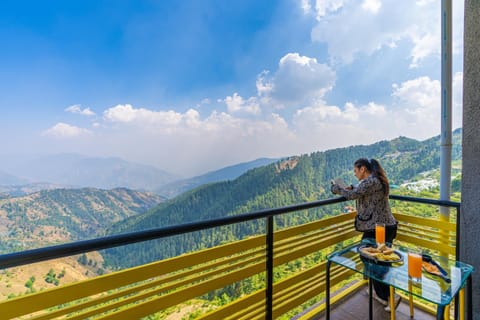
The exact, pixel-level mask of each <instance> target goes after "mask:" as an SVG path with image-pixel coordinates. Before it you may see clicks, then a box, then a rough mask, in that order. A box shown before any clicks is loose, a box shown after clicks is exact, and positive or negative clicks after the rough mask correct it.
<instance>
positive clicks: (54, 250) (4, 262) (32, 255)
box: [0, 197, 346, 269]
mask: <svg viewBox="0 0 480 320" xmlns="http://www.w3.org/2000/svg"><path fill="white" fill-rule="evenodd" d="M345 200H346V199H345V198H343V197H339V198H332V199H327V200H319V201H313V202H307V203H302V204H296V205H291V206H286V207H281V208H274V209H266V210H261V211H256V212H252V213H246V214H239V215H235V216H229V217H225V218H219V219H212V220H207V221H199V222H191V223H185V224H181V225H176V226H170V227H163V228H156V229H149V230H143V231H137V232H131V233H125V234H119V235H114V236H107V237H102V238H96V239H92V240H83V241H77V242H73V243H66V244H60V245H55V246H50V247H45V248H39V249H32V250H26V251H21V252H15V253H9V254H4V255H1V256H0V269H4V268H10V267H16V266H20V265H25V264H30V263H35V262H40V261H45V260H51V259H56V258H62V257H67V256H72V255H76V254H81V253H85V252H91V251H97V250H103V249H109V248H114V247H118V246H123V245H128V244H133V243H137V242H144V241H148V240H155V239H161V238H165V237H169V236H175V235H179V234H183V233H188V232H194V231H200V230H206V229H211V228H215V227H221V226H226V225H230V224H235V223H240V222H246V221H251V220H256V219H262V218H266V217H268V216H276V215H280V214H284V213H289V212H294V211H300V210H306V209H311V208H315V207H320V206H325V205H329V204H335V203H340V202H344V201H345Z"/></svg>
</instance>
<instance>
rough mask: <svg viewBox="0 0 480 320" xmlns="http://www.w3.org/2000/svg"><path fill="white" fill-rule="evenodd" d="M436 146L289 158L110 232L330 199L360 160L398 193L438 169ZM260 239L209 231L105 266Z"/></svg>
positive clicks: (245, 230)
mask: <svg viewBox="0 0 480 320" xmlns="http://www.w3.org/2000/svg"><path fill="white" fill-rule="evenodd" d="M439 143H440V138H439V137H438V136H437V137H434V138H431V139H428V140H425V141H417V140H414V139H409V138H406V137H399V138H396V139H393V140H391V141H380V142H377V143H374V144H371V145H360V146H351V147H347V148H339V149H333V150H328V151H324V152H314V153H311V154H304V155H299V156H292V157H289V158H285V159H281V160H278V161H276V162H274V163H271V164H269V165H266V166H263V167H258V168H254V169H251V170H249V171H247V172H246V173H245V174H243V175H241V176H239V177H238V178H236V179H234V180H229V181H221V182H217V183H210V184H207V185H203V186H200V187H198V188H196V189H193V190H190V191H187V192H185V193H183V194H181V195H179V196H177V197H175V198H173V199H170V200H168V201H165V202H162V203H161V204H159V205H158V206H156V207H154V208H152V209H150V210H149V211H147V212H145V213H144V214H141V215H136V216H134V217H131V218H127V219H125V220H124V221H122V223H119V224H115V225H113V226H112V227H111V228H109V229H108V230H107V231H108V232H109V233H110V234H115V233H124V232H131V231H139V230H145V229H149V228H156V227H165V226H170V225H176V224H183V223H189V222H194V221H202V220H209V219H214V218H219V217H225V216H229V215H235V214H240V213H246V212H252V211H257V210H261V209H266V208H275V207H281V206H286V205H291V204H296V203H302V202H308V201H313V200H318V199H326V198H329V197H332V194H331V193H330V188H329V185H330V180H331V179H334V178H338V177H341V178H342V179H343V180H344V181H345V182H346V183H348V184H350V183H356V179H355V177H354V175H353V163H354V161H355V160H356V159H358V158H361V157H366V158H376V159H378V160H379V161H380V163H381V164H382V166H383V167H384V169H385V171H386V173H387V175H388V177H389V180H390V183H391V184H392V185H401V184H403V183H404V182H407V181H409V180H411V179H413V178H415V177H416V176H418V175H419V174H421V173H424V172H427V171H430V170H434V169H436V168H439V165H440V154H439V151H440V146H439ZM460 157H461V130H456V131H455V132H454V135H453V148H452V158H453V160H458V159H460ZM337 209H338V210H340V209H341V208H340V207H338V208H337ZM337 209H335V208H334V207H329V208H328V211H326V210H323V209H317V210H310V211H309V213H308V214H304V213H300V214H298V215H285V216H284V217H279V218H278V219H277V220H276V223H277V225H278V226H286V225H292V224H296V223H305V222H308V221H311V220H313V219H318V218H321V217H322V216H325V215H327V214H332V210H337ZM263 232H264V226H263V224H262V222H252V223H248V224H241V225H238V226H237V225H235V226H231V227H230V228H228V231H225V230H209V231H205V232H199V233H195V234H187V235H184V236H182V237H177V238H175V239H165V240H162V241H158V242H156V244H151V243H149V244H136V245H134V246H133V247H134V248H132V247H129V248H128V249H126V248H116V249H113V250H109V251H108V254H107V257H106V261H107V262H109V263H112V264H113V265H117V264H128V265H130V264H132V265H135V264H138V263H146V262H149V261H152V260H155V259H162V258H166V257H169V256H174V255H178V254H181V253H183V252H185V251H190V250H195V249H199V248H203V247H206V246H210V245H214V244H218V243H222V242H223V241H230V240H233V239H239V238H243V237H245V236H248V235H251V234H256V233H263ZM118 257H121V260H120V259H118Z"/></svg>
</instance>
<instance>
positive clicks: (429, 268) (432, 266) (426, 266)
mask: <svg viewBox="0 0 480 320" xmlns="http://www.w3.org/2000/svg"><path fill="white" fill-rule="evenodd" d="M422 269H423V270H424V271H426V272H428V273H430V274H432V275H434V276H438V277H440V278H442V279H444V280H445V281H446V282H450V281H451V280H450V278H449V277H448V273H447V271H445V269H443V268H442V267H441V266H440V265H439V264H438V263H437V262H436V261H435V260H433V259H432V257H431V256H429V255H427V254H423V255H422Z"/></svg>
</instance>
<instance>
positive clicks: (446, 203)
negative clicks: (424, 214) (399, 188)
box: [389, 194, 461, 208]
mask: <svg viewBox="0 0 480 320" xmlns="http://www.w3.org/2000/svg"><path fill="white" fill-rule="evenodd" d="M389 198H390V200H401V201H408V202H417V203H424V204H434V205H439V206H443V207H454V208H460V205H461V203H460V202H455V201H448V200H436V199H428V198H415V197H407V196H398V195H394V194H391V195H389Z"/></svg>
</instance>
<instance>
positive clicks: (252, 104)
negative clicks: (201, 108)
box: [224, 92, 260, 115]
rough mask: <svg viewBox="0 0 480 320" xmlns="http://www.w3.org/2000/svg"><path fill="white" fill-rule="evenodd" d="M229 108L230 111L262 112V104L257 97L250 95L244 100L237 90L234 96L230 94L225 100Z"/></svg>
mask: <svg viewBox="0 0 480 320" xmlns="http://www.w3.org/2000/svg"><path fill="white" fill-rule="evenodd" d="M224 102H225V104H226V105H227V110H228V112H230V113H245V114H253V115H258V114H260V105H259V103H258V100H257V98H255V97H250V98H249V99H247V100H244V99H243V98H242V97H241V96H239V95H238V93H237V92H235V93H234V94H233V96H228V97H226V98H225V100H224Z"/></svg>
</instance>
